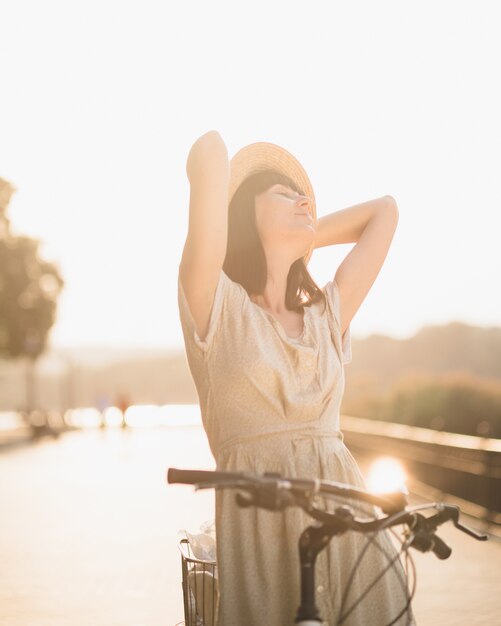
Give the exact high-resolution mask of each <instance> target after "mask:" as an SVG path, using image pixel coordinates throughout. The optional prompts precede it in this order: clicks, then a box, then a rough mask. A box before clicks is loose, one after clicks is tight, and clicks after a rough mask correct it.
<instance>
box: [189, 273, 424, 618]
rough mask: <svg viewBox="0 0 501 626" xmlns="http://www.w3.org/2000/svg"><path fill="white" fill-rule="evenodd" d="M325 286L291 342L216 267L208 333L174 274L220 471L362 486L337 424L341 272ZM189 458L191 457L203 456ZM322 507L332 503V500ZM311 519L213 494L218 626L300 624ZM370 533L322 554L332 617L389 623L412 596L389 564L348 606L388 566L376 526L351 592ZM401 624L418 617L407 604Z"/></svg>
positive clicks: (345, 345)
mask: <svg viewBox="0 0 501 626" xmlns="http://www.w3.org/2000/svg"><path fill="white" fill-rule="evenodd" d="M323 291H324V293H325V295H326V299H327V308H326V309H325V310H323V304H322V303H321V302H320V303H317V304H314V305H312V306H311V307H306V308H305V314H304V332H303V335H302V336H301V337H300V338H299V339H298V340H294V339H291V338H289V337H288V336H287V335H286V333H285V330H284V328H283V326H282V325H281V324H280V322H278V320H276V319H275V318H274V317H273V316H272V315H270V314H269V313H267V312H266V311H264V310H263V309H262V308H261V307H259V306H258V305H257V304H255V303H254V302H252V300H251V299H250V298H249V296H248V294H247V292H246V291H245V289H244V288H243V287H242V286H241V285H240V284H239V283H236V282H234V281H232V280H230V278H228V276H227V275H226V274H225V273H224V272H223V271H221V274H220V277H219V282H218V285H217V289H216V294H215V299H214V304H213V308H212V311H211V316H210V322H209V329H208V333H207V335H206V338H205V340H204V341H202V340H200V338H199V337H198V335H197V333H196V329H195V325H194V322H193V318H192V316H191V313H190V310H189V307H188V303H187V300H186V297H185V294H184V290H183V287H182V284H181V280H180V279H179V280H178V298H179V311H180V318H181V324H182V328H183V333H184V339H185V346H186V354H187V358H188V362H189V366H190V369H191V372H192V375H193V379H194V381H195V384H196V388H197V391H198V395H199V400H200V407H201V413H202V420H203V425H204V428H205V431H206V433H207V437H208V441H209V445H210V447H211V450H212V453H213V455H214V458H215V460H216V464H217V469H219V470H234V471H250V472H258V473H263V472H279V473H281V474H282V475H283V476H286V477H304V478H307V477H314V476H318V477H320V478H323V479H329V480H335V481H341V482H346V483H350V484H353V485H358V486H361V487H364V486H365V485H364V481H363V478H362V475H361V473H360V470H359V468H358V466H357V464H356V462H355V460H354V458H353V457H352V455H351V454H350V452H349V451H348V449H347V448H346V446H345V444H344V443H343V436H342V433H341V432H340V424H339V406H340V403H341V399H342V396H343V392H344V384H345V378H344V364H346V363H349V362H350V361H351V340H350V328H349V327H348V329H347V330H346V331H345V333H344V335H343V337H341V332H340V325H339V291H338V286H337V284H336V282H335V281H329V282H328V283H327V284H326V285H325V287H324V288H323ZM191 465H192V466H196V459H194V460H193V463H192V464H191ZM337 504H338V505H339V503H337ZM326 506H329V508H330V509H332V508H333V507H334V506H335V503H332V502H330V503H328V504H327V503H326ZM312 522H313V520H312V519H311V518H310V517H309V516H307V515H306V514H305V513H304V512H303V511H302V510H301V509H300V508H298V507H291V508H288V509H286V510H285V511H284V512H275V511H267V510H264V509H257V508H256V507H249V508H245V509H241V508H239V507H238V506H237V505H236V504H235V491H233V490H231V491H230V490H226V491H217V492H216V537H217V565H218V571H219V585H220V592H221V596H220V602H219V614H218V622H217V623H218V626H265V625H266V626H288V625H289V624H293V623H294V618H295V615H296V610H297V607H298V605H299V554H298V539H299V536H300V534H301V532H302V531H303V530H304V528H306V526H308V525H309V524H311V523H312ZM366 543H367V536H362V535H360V534H359V533H355V532H354V531H350V532H348V533H345V534H344V535H341V536H338V537H335V538H333V539H332V540H331V542H330V544H329V546H328V548H327V549H325V550H323V551H322V552H321V553H320V555H319V557H318V559H317V566H316V586H317V589H318V593H317V604H318V606H319V609H320V611H321V615H322V617H323V619H324V620H325V622H324V623H325V624H328V625H329V626H334V625H335V624H345V625H347V626H355V625H356V626H384V625H385V624H388V623H390V622H391V621H392V619H393V618H395V617H396V616H397V615H398V613H399V612H400V610H401V609H403V607H404V605H405V602H406V595H405V593H404V591H403V582H402V579H401V578H400V577H399V576H398V575H397V574H396V573H395V569H394V568H391V569H390V570H389V572H388V573H387V574H385V575H384V576H383V577H382V578H381V579H380V580H379V581H378V582H377V583H376V585H374V586H373V588H372V589H371V590H370V592H369V594H368V595H367V597H366V598H365V600H364V601H363V602H361V603H360V604H358V605H357V606H355V607H354V608H353V610H351V611H350V608H351V607H352V605H353V603H354V602H355V601H356V599H357V598H358V597H359V596H360V593H361V592H362V591H363V590H364V589H365V588H366V587H367V586H369V585H370V584H371V582H372V581H373V580H374V578H375V577H376V576H377V575H378V574H379V573H380V572H381V571H382V570H383V569H384V568H385V567H386V565H387V564H388V558H387V557H386V556H385V554H388V555H390V557H393V556H394V555H395V554H396V550H395V547H394V544H393V543H392V541H391V538H390V536H389V534H388V533H387V531H386V532H385V533H379V534H378V535H377V537H376V538H375V541H374V542H373V543H371V544H370V547H369V549H368V550H367V552H366V553H365V557H364V558H363V560H362V563H361V567H360V568H359V569H358V570H357V573H356V575H355V576H354V578H353V580H352V584H351V586H350V588H349V592H348V593H347V592H346V590H347V582H348V579H349V577H350V573H351V570H352V566H353V564H354V563H355V560H356V558H357V555H359V554H360V552H361V550H362V549H363V548H364V547H365V546H366ZM397 565H398V566H399V571H400V572H401V574H402V573H403V568H401V567H400V565H399V563H398V562H397ZM343 597H344V603H343ZM395 623H396V624H398V626H403V625H404V624H414V623H415V622H414V620H413V618H412V614H410V613H409V612H407V613H406V614H404V616H403V617H402V618H400V619H399V620H398V621H397V622H395Z"/></svg>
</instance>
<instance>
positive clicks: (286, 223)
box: [255, 183, 315, 258]
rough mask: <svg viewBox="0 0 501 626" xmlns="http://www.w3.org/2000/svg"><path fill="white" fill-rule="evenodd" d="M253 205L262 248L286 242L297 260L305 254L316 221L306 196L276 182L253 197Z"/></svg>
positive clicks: (313, 232) (309, 244) (313, 237)
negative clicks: (254, 198)
mask: <svg viewBox="0 0 501 626" xmlns="http://www.w3.org/2000/svg"><path fill="white" fill-rule="evenodd" d="M255 206H256V223H257V230H258V233H259V237H260V239H261V242H262V244H263V246H264V247H265V248H267V247H273V246H274V244H277V243H281V244H283V243H284V241H287V242H289V243H290V246H291V248H292V249H293V250H294V252H295V253H297V257H296V258H299V257H301V256H303V255H305V254H306V253H307V252H308V250H309V248H310V246H311V244H312V243H313V240H314V239H315V221H314V219H313V218H312V216H311V215H310V208H311V201H310V199H309V198H308V197H307V196H303V195H301V194H300V193H298V192H297V191H294V190H293V189H292V188H291V187H289V186H288V185H284V184H282V183H276V184H274V185H272V186H271V187H270V188H269V189H267V190H266V191H263V192H262V193H260V194H258V195H256V200H255Z"/></svg>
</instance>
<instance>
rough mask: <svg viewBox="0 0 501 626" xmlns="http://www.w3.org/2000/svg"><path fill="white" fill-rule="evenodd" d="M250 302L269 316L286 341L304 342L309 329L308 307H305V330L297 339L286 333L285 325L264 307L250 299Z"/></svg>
mask: <svg viewBox="0 0 501 626" xmlns="http://www.w3.org/2000/svg"><path fill="white" fill-rule="evenodd" d="M249 302H251V303H252V304H253V305H254V306H255V307H257V308H258V309H259V310H260V311H262V312H263V313H264V314H265V315H266V316H268V317H269V318H270V319H271V321H272V323H273V324H274V325H275V326H276V327H277V328H278V332H279V333H280V335H282V337H283V338H284V339H286V340H288V341H289V340H290V341H292V342H295V343H301V342H302V341H303V340H304V338H305V336H306V329H307V321H306V319H307V312H308V311H307V310H308V307H306V306H305V307H303V330H302V332H301V333H300V334H299V335H298V336H297V337H291V336H290V335H288V334H287V333H286V332H285V328H284V326H283V324H282V323H281V322H280V321H279V320H277V318H276V317H275V316H274V315H272V314H271V313H268V311H265V310H264V309H263V307H261V306H259V304H256V303H255V302H254V301H253V300H251V299H250V298H249Z"/></svg>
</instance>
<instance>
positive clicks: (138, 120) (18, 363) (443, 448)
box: [0, 0, 501, 626]
mask: <svg viewBox="0 0 501 626" xmlns="http://www.w3.org/2000/svg"><path fill="white" fill-rule="evenodd" d="M1 9H2V29H1V31H2V36H1V37H0V68H1V72H2V82H1V87H0V89H1V97H0V490H1V491H0V499H1V500H0V501H1V502H2V508H3V514H2V516H0V561H1V562H2V563H3V564H4V566H3V567H2V569H1V570H0V623H2V624H16V625H21V624H22V625H24V624H26V625H27V624H30V626H31V625H32V624H35V623H36V624H50V625H51V626H54V625H56V624H63V623H64V624H66V623H68V620H69V619H70V618H71V621H72V623H74V624H80V623H81V624H89V623H93V624H95V623H100V624H103V625H104V624H106V625H107V624H110V625H111V624H121V625H124V624H131V625H132V624H133V625H134V626H138V625H139V624H174V623H176V621H178V622H179V621H181V620H182V598H181V588H180V585H179V580H178V579H179V576H180V571H179V572H178V569H179V567H178V565H179V564H178V560H179V559H178V554H177V552H176V547H175V536H176V532H177V530H178V529H180V528H184V527H187V526H188V525H189V526H190V527H192V528H194V527H195V528H196V527H198V525H199V524H200V523H202V522H203V521H205V520H207V519H209V518H210V517H211V515H213V509H212V507H213V502H212V496H211V495H210V494H203V495H202V494H196V495H194V494H193V493H191V492H190V490H189V489H188V490H186V489H183V488H180V489H178V488H177V487H169V488H168V487H167V486H166V485H165V484H164V473H165V472H164V470H165V469H166V468H167V467H168V466H173V465H176V464H177V465H178V466H184V467H207V468H211V467H213V463H214V461H213V459H212V456H211V454H210V451H209V450H208V447H207V444H206V442H205V438H204V436H203V431H202V429H201V424H200V417H199V410H198V406H197V395H196V391H195V388H194V385H193V383H192V380H191V377H190V373H189V370H188V366H187V362H186V358H185V355H184V347H183V338H182V331H181V326H180V323H179V319H178V307H177V273H178V265H179V261H180V258H181V252H182V248H183V245H184V239H185V237H186V232H187V225H188V202H189V185H188V180H187V177H186V172H185V165H186V158H187V156H188V152H189V149H190V147H191V145H192V144H193V142H194V141H195V140H196V139H197V138H198V137H199V136H200V135H202V134H203V133H205V132H207V131H208V130H211V129H216V130H218V131H219V132H220V134H221V135H222V137H223V139H224V140H225V142H226V145H227V146H228V152H229V154H230V157H231V156H232V155H233V154H234V153H235V152H236V151H237V150H238V149H240V148H241V147H242V146H244V145H246V144H248V143H251V142H254V141H270V142H273V143H277V144H279V145H281V146H283V147H285V148H286V149H287V150H289V151H290V152H292V153H293V154H294V155H295V156H297V158H298V159H299V160H300V161H301V163H302V164H303V165H304V167H305V169H306V171H307V172H308V174H309V176H310V179H311V181H312V184H313V187H314V190H315V195H316V201H317V212H318V215H319V216H322V215H325V214H327V213H330V212H332V211H336V210H339V209H342V208H345V207H347V206H351V205H354V204H357V203H358V202H363V201H366V200H369V199H372V198H376V197H379V196H382V195H384V194H391V195H392V196H393V197H394V198H395V199H396V200H397V204H398V207H399V215H400V217H399V224H398V228H397V231H396V234H395V237H394V240H393V243H392V246H391V249H390V252H389V254H388V256H387V259H386V261H385V264H384V266H383V268H382V270H381V272H380V274H379V276H378V278H377V279H376V281H375V283H374V285H373V287H372V289H371V291H370V293H369V294H368V296H367V298H366V300H365V301H364V303H363V305H362V306H361V308H360V310H359V311H358V312H357V314H356V316H355V318H354V320H353V322H352V324H351V332H352V343H353V361H352V363H350V364H349V365H348V366H347V367H346V392H345V396H344V400H343V405H342V413H343V419H342V429H343V431H344V433H345V439H346V442H347V445H348V447H349V448H350V449H351V450H352V451H353V452H354V454H355V455H356V456H357V460H359V462H360V463H361V466H363V468H364V471H365V470H367V475H369V472H370V466H371V465H370V464H371V463H372V462H373V461H374V460H377V458H378V457H381V456H384V457H388V456H389V457H391V458H392V459H394V460H396V461H398V463H400V465H401V467H402V468H403V470H405V472H406V473H407V475H408V482H409V485H411V487H412V493H413V494H415V496H416V497H429V498H441V499H444V500H447V501H451V502H459V503H460V504H461V506H462V508H463V510H465V512H466V513H467V514H468V515H470V516H471V524H472V525H475V524H476V525H477V527H478V528H483V529H485V530H487V531H488V532H489V533H491V534H492V541H491V542H490V543H488V545H483V544H482V545H480V544H479V545H478V546H477V545H475V546H473V547H472V546H470V545H468V546H467V545H466V544H468V540H465V541H464V544H463V543H461V544H459V543H458V544H457V545H458V546H461V547H460V548H458V552H460V553H461V556H459V555H458V556H456V555H455V554H454V555H453V557H452V558H451V562H452V560H453V559H454V557H456V558H457V559H458V560H457V561H456V570H453V569H451V570H449V571H450V572H451V573H450V577H449V578H448V579H447V577H446V576H444V575H440V572H439V570H440V571H441V572H445V571H447V570H444V569H440V568H442V566H444V567H449V564H448V563H447V564H445V563H444V564H442V563H441V564H440V568H439V567H438V566H436V567H435V568H432V567H431V565H432V564H431V559H432V558H434V557H432V556H431V557H429V558H426V559H424V560H423V561H422V570H421V571H422V572H423V574H424V575H422V578H421V580H422V583H421V584H422V585H424V587H420V578H419V573H420V572H419V568H418V596H417V599H416V602H417V609H416V613H417V616H418V617H420V618H421V621H420V623H421V624H438V623H443V624H446V623H451V624H459V623H468V624H473V623H477V624H489V625H490V624H494V623H496V619H497V617H499V614H500V613H499V611H501V605H500V604H499V601H498V600H497V598H496V597H495V593H493V589H494V588H495V586H496V585H497V586H498V588H499V584H500V583H501V569H500V568H499V565H498V566H497V569H496V566H495V565H494V564H495V563H498V564H499V563H500V562H501V559H499V558H498V557H499V556H500V552H499V542H498V540H497V539H496V537H497V536H498V535H499V524H500V522H501V502H500V500H501V495H500V494H501V489H500V485H501V460H500V452H501V290H500V288H499V282H500V278H499V277H500V274H501V247H500V246H499V233H500V228H501V217H500V216H501V188H500V186H499V180H498V179H499V174H498V172H499V169H500V165H501V163H500V161H501V121H500V117H499V110H500V109H501V92H500V91H499V85H498V82H499V81H498V80H497V79H496V76H497V74H498V65H499V58H500V54H501V43H500V41H499V37H498V31H499V15H498V7H497V3H496V2H495V1H494V0H492V1H488V0H481V1H480V2H475V3H473V2H471V1H470V2H468V1H457V0H456V1H454V2H452V1H450V0H442V1H441V2H439V3H437V2H431V1H430V0H424V1H422V2H420V3H417V4H416V3H413V4H409V3H402V2H397V1H389V0H383V1H381V2H377V3H371V2H369V1H368V0H364V1H362V0H355V1H353V2H350V3H341V2H327V1H319V2H315V3H309V4H306V3H304V2H297V1H295V0H293V1H291V0H289V1H288V2H284V1H281V0H268V2H262V1H256V2H253V3H252V4H249V3H239V2H228V1H215V2H210V3H207V2H201V1H193V0H187V1H186V2H183V3H178V4H169V3H165V2H160V1H158V2H157V1H152V0H143V1H142V2H138V1H134V2H132V1H126V2H118V1H112V0H104V1H103V0H101V1H99V2H97V1H87V2H72V3H67V2H62V1H53V0H48V1H47V2H44V3H36V2H34V1H29V0H21V1H16V2H14V1H13V0H12V1H9V0H5V1H4V2H2V6H1ZM350 249H351V245H341V246H336V247H334V248H322V249H320V250H317V251H315V253H314V254H313V257H312V260H311V262H310V271H311V273H312V275H313V277H314V278H315V280H316V281H317V283H318V284H320V285H324V284H325V283H326V282H327V281H328V280H331V279H332V277H333V276H334V274H335V272H336V269H337V267H338V266H339V264H340V263H341V261H342V260H343V258H344V257H345V256H346V254H347V253H348V252H349V250H350ZM186 491H188V492H189V493H186ZM82 520H85V523H84V522H83V521H82ZM455 539H457V538H456V537H455ZM457 540H458V541H463V540H462V539H461V538H460V539H457ZM479 546H480V547H479ZM469 550H475V552H472V553H470V552H469ZM465 555H468V559H466V558H465ZM425 556H426V557H428V555H425ZM496 557H497V559H496ZM461 559H464V568H465V569H464V570H462V569H461V566H462V563H463V561H462V560H461ZM84 563H85V564H86V565H85V566H84ZM467 563H469V564H470V565H467ZM472 563H473V564H474V565H471V564H472ZM477 565H478V573H477V574H475V575H472V576H471V579H468V584H469V585H473V584H474V581H473V579H475V580H476V581H477V584H478V586H479V589H478V593H479V594H482V593H484V594H485V596H481V599H480V600H479V601H478V602H477V603H475V604H474V605H473V604H472V603H471V596H467V594H466V595H465V593H464V589H463V588H462V587H461V585H460V584H459V583H458V584H457V586H456V587H454V584H455V583H454V580H453V579H455V578H456V577H462V578H464V577H466V576H467V575H469V574H468V570H467V568H468V567H473V570H474V569H475V567H476V566H477ZM486 565H488V567H485V566H486ZM451 567H452V566H451ZM426 568H429V571H428V570H427V569H426ZM129 570H130V575H126V574H125V573H124V572H126V571H129ZM132 570H133V572H132ZM434 572H436V574H435V578H433V573H434ZM453 572H456V573H453ZM457 572H459V573H457ZM437 574H438V575H437ZM71 576H73V579H72V578H71ZM482 576H483V578H482ZM485 577H487V578H485ZM445 580H447V582H448V587H447V589H446V588H445V586H444V587H443V588H442V587H440V585H441V584H442V585H443V584H444V581H445ZM426 585H428V587H426ZM451 585H452V587H451ZM420 589H424V591H419V590H420ZM451 589H452V591H451ZM55 590H59V591H58V592H57V593H56V591H55ZM420 593H421V595H419V594H420ZM62 597H64V601H61V598H62ZM84 598H91V599H92V601H90V602H89V601H84ZM124 598H127V600H124ZM468 599H470V602H468ZM98 614H99V619H97V618H96V615H98ZM495 616H497V617H495ZM79 620H80V621H79ZM448 620H450V621H448ZM461 620H466V621H461Z"/></svg>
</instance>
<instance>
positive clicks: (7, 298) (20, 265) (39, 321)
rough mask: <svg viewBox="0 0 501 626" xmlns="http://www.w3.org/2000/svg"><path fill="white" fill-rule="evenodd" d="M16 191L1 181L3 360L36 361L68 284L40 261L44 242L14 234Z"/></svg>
mask: <svg viewBox="0 0 501 626" xmlns="http://www.w3.org/2000/svg"><path fill="white" fill-rule="evenodd" d="M14 191H15V189H14V187H12V185H10V183H8V182H7V181H5V180H3V179H1V178H0V357H7V358H15V357H20V356H25V357H28V358H29V359H31V360H32V361H34V360H35V359H36V358H37V357H38V356H40V355H41V354H42V352H43V351H44V349H45V347H46V344H47V338H48V333H49V330H50V328H51V327H52V325H53V324H54V321H55V314H56V306H57V298H58V296H59V293H60V291H61V289H62V288H63V285H64V281H63V279H62V278H61V276H60V274H59V271H58V269H57V268H56V266H55V265H53V264H51V263H48V262H46V261H44V260H43V259H41V258H40V256H39V251H38V250H39V246H40V242H39V241H37V240H36V239H32V238H30V237H25V236H15V235H13V234H12V233H11V232H10V228H9V222H8V219H7V216H6V211H7V206H8V203H9V200H10V197H11V196H12V193H13V192H14Z"/></svg>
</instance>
